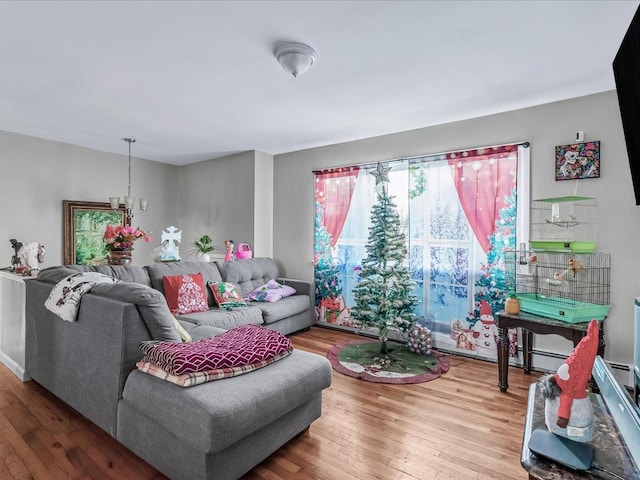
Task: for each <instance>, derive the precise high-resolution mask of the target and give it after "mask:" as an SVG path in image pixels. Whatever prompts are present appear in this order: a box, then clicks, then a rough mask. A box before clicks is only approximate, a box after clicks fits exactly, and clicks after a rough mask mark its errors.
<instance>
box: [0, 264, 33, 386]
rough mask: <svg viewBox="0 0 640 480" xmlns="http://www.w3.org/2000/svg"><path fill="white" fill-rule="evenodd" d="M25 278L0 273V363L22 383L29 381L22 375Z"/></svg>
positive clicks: (3, 272)
mask: <svg viewBox="0 0 640 480" xmlns="http://www.w3.org/2000/svg"><path fill="white" fill-rule="evenodd" d="M26 278H30V277H23V276H20V275H16V274H14V273H10V272H5V271H0V362H2V363H4V364H5V365H6V366H7V368H9V370H11V371H12V372H13V373H14V374H15V375H16V376H17V377H18V378H19V379H20V380H22V381H23V382H26V381H29V380H31V378H29V376H28V375H26V374H25V373H24V350H25V295H26V292H25V290H26V289H25V284H24V281H25V279H26Z"/></svg>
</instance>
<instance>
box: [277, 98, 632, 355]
mask: <svg viewBox="0 0 640 480" xmlns="http://www.w3.org/2000/svg"><path fill="white" fill-rule="evenodd" d="M578 130H583V131H584V132H585V139H586V140H600V141H601V142H602V143H601V153H602V173H601V178H599V179H588V180H583V181H581V182H580V184H579V187H578V193H579V194H582V195H585V196H593V197H597V198H598V200H599V209H598V213H599V217H598V224H599V231H598V250H599V251H602V252H605V253H611V254H612V268H611V275H612V283H611V290H612V295H611V300H612V304H613V307H612V309H611V311H610V316H609V318H608V319H607V320H606V341H607V351H606V357H607V358H608V359H609V360H612V361H615V362H622V363H627V364H629V363H631V362H632V358H633V338H632V335H631V332H632V331H633V301H634V298H635V297H636V296H640V281H639V280H638V276H639V275H638V269H639V267H640V249H638V248H637V247H636V246H635V245H636V244H637V239H638V238H640V207H637V206H636V205H635V201H634V197H633V190H632V185H631V179H630V173H629V165H628V160H627V154H626V150H625V145H624V138H623V133H622V125H621V121H620V114H619V110H618V104H617V97H616V95H615V92H613V91H612V92H606V93H602V94H597V95H591V96H587V97H581V98H577V99H572V100H568V101H563V102H557V103H551V104H547V105H540V106H537V107H533V108H527V109H522V110H516V111H513V112H508V113H502V114H497V115H491V116H487V117H482V118H476V119H472V120H467V121H462V122H455V123H450V124H445V125H438V126H435V127H429V128H423V129H419V130H412V131H408V132H402V133H398V134H393V135H386V136H381V137H376V138H370V139H365V140H360V141H355V142H349V143H343V144H337V145H330V146H327V147H322V148H314V149H310V150H304V151H298V152H293V153H288V154H284V155H277V156H275V160H274V163H275V166H274V205H273V209H274V240H273V243H274V252H273V253H274V257H275V258H276V259H278V260H279V261H280V263H281V265H282V267H283V268H284V270H285V272H286V274H287V275H288V276H290V277H298V278H305V279H309V280H311V279H312V278H313V191H314V189H313V174H312V171H313V170H316V169H322V168H328V167H334V166H342V165H350V164H359V163H369V162H377V161H384V160H389V159H394V158H401V157H406V156H412V155H422V154H429V153H438V152H445V151H450V150H460V149H465V148H472V147H480V146H489V145H496V144H503V143H510V142H518V141H524V140H527V141H529V142H530V143H531V197H532V198H533V199H535V198H545V197H552V196H564V195H571V194H573V191H574V188H575V182H572V181H571V182H570V181H563V182H556V181H555V175H554V147H555V146H556V145H563V144H567V143H571V142H573V141H574V139H575V132H577V131H578ZM554 337H555V336H544V337H543V336H537V338H536V339H535V345H534V346H535V348H538V349H543V350H544V349H548V350H552V351H553V350H561V351H564V352H565V353H567V352H570V351H571V348H572V346H571V344H569V342H565V341H564V340H561V339H559V338H554Z"/></svg>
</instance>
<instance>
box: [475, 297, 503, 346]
mask: <svg viewBox="0 0 640 480" xmlns="http://www.w3.org/2000/svg"><path fill="white" fill-rule="evenodd" d="M471 332H472V334H473V345H474V350H475V351H476V352H478V353H479V354H481V355H485V356H488V357H495V356H496V354H497V352H498V343H497V339H498V326H497V325H496V321H495V319H494V318H493V312H492V311H491V306H490V305H489V304H488V303H487V302H486V301H484V300H480V320H478V321H477V322H476V323H474V325H473V328H472V329H471Z"/></svg>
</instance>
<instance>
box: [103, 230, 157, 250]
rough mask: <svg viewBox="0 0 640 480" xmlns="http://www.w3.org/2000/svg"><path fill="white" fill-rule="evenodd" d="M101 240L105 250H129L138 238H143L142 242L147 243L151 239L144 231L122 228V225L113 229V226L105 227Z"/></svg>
mask: <svg viewBox="0 0 640 480" xmlns="http://www.w3.org/2000/svg"><path fill="white" fill-rule="evenodd" d="M103 238H104V241H105V243H106V247H107V250H115V249H117V248H131V247H133V243H134V242H135V241H136V240H137V239H139V238H144V241H145V242H147V243H148V242H150V241H151V237H150V236H148V235H147V234H146V233H144V231H142V230H138V229H137V228H135V227H131V226H129V227H123V226H122V225H118V226H115V227H114V226H113V225H107V229H106V230H105V231H104V235H103Z"/></svg>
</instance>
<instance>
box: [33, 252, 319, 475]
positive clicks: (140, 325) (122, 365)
mask: <svg viewBox="0 0 640 480" xmlns="http://www.w3.org/2000/svg"><path fill="white" fill-rule="evenodd" d="M91 269H93V270H94V271H95V270H99V271H100V273H104V274H109V273H111V276H115V277H117V278H119V279H120V280H123V281H122V282H118V283H113V284H99V285H95V286H93V288H92V289H91V291H90V292H88V293H85V294H84V295H83V296H82V300H81V302H80V305H79V309H78V316H77V319H76V321H71V322H69V321H64V320H62V319H61V318H59V317H58V316H56V315H54V314H53V313H52V312H50V311H49V310H47V309H46V308H45V306H44V304H45V301H46V300H47V298H48V297H49V295H50V294H51V291H52V289H53V288H54V286H55V285H56V284H57V283H58V282H59V281H61V280H62V279H64V278H66V277H68V276H69V275H71V274H76V273H78V271H86V270H91ZM91 269H88V268H87V267H79V266H73V267H71V268H69V267H62V266H61V267H51V268H48V269H45V270H43V271H42V272H41V273H40V275H39V277H38V278H37V279H34V280H28V281H27V282H26V283H27V301H26V304H27V309H26V372H27V373H28V374H29V375H30V376H31V378H32V379H33V380H34V381H36V382H38V383H39V384H40V385H42V386H43V387H44V388H46V389H47V390H49V391H50V392H52V393H53V394H54V395H56V396H57V397H59V398H60V399H62V400H63V401H65V402H66V403H68V404H69V405H70V406H72V407H73V408H75V409H76V410H77V411H78V412H80V413H81V414H83V415H84V416H86V417H87V418H88V419H89V420H91V421H93V422H94V423H96V424H97V425H98V426H100V427H101V428H102V429H104V430H105V431H106V432H107V433H109V434H110V435H111V436H113V437H114V438H116V439H117V440H118V441H120V442H121V443H122V444H123V445H125V446H126V447H128V448H129V449H130V450H132V451H133V452H134V453H136V454H137V455H139V456H140V457H141V458H143V459H145V460H146V461H147V462H149V463H150V464H151V465H153V466H154V467H156V468H157V469H158V470H160V471H161V472H163V473H164V474H165V475H167V476H168V477H170V478H172V479H174V480H197V479H201V480H218V479H219V480H227V479H236V478H239V477H240V476H241V475H243V474H244V473H246V472H247V471H249V470H250V469H251V468H252V467H253V466H255V465H256V464H258V463H259V462H261V461H262V460H264V459H265V458H266V457H268V456H269V455H270V454H272V453H273V452H274V451H276V450H277V449H278V448H279V447H280V446H282V445H284V444H285V443H286V442H287V441H289V440H290V439H292V438H293V437H295V436H296V435H298V434H300V433H302V432H304V431H305V430H306V429H307V428H308V427H309V425H310V424H311V423H312V422H313V421H314V420H316V419H317V418H319V417H320V415H321V408H322V390H323V389H325V388H328V387H329V386H330V384H331V367H330V365H329V363H328V361H327V360H326V359H325V358H323V357H321V356H319V355H315V354H311V353H308V352H304V351H299V350H295V349H294V350H293V351H292V352H291V354H289V355H288V356H286V357H284V358H281V359H279V360H277V361H275V362H274V363H272V364H270V365H267V366H265V367H263V368H260V369H258V370H255V371H252V372H250V373H246V374H244V375H239V376H234V377H231V378H224V379H221V380H216V381H211V382H208V383H203V384H201V385H197V386H193V387H188V388H184V387H181V386H178V385H176V384H174V383H171V382H168V381H165V380H163V379H161V378H157V377H155V376H152V375H149V374H148V373H144V372H142V371H140V370H138V368H137V367H136V362H139V361H140V360H141V358H142V356H143V354H142V352H141V350H140V348H139V345H140V344H141V343H142V342H146V341H149V340H155V341H160V342H166V341H169V342H179V341H180V337H179V334H178V333H177V331H176V329H175V326H174V323H173V317H172V316H171V314H170V312H169V310H168V307H167V305H166V301H165V299H164V296H163V293H162V291H161V290H160V289H157V288H154V285H155V286H158V285H159V284H158V281H159V280H160V279H161V277H162V276H164V275H175V274H182V273H184V272H190V273H194V271H195V270H199V273H202V274H203V277H205V278H206V279H208V280H211V281H216V280H217V281H221V280H228V279H229V278H234V283H237V284H238V285H239V286H240V288H241V290H242V292H243V294H246V293H248V292H249V291H251V289H253V288H255V287H257V286H259V285H260V282H263V281H265V280H271V279H277V278H278V273H277V267H275V262H273V260H271V259H264V260H263V259H246V260H236V261H234V262H228V265H224V266H222V267H221V265H216V264H202V263H197V262H177V263H174V264H156V265H151V266H149V267H120V266H118V267H107V266H104V267H92V268H91ZM232 275H235V276H232ZM267 277H269V278H267ZM279 280H280V281H281V282H287V284H295V285H296V290H297V292H296V295H294V296H293V297H298V298H297V299H295V300H290V301H288V302H286V303H285V300H288V298H291V297H287V298H283V299H281V300H279V301H277V302H273V304H272V305H266V304H265V305H257V306H256V304H255V303H254V302H251V304H250V305H249V306H248V307H243V308H247V309H251V310H253V311H257V312H259V317H255V319H257V320H255V319H254V320H247V319H246V318H245V319H242V318H240V319H239V318H237V317H234V316H233V315H231V316H227V315H225V314H232V313H233V310H231V311H224V310H223V311H219V310H220V309H218V310H216V308H217V307H215V306H214V305H211V309H210V311H212V316H210V317H207V316H206V315H202V314H206V313H209V312H200V315H199V314H188V315H186V316H184V318H183V317H182V316H181V317H180V318H179V321H180V324H181V325H182V326H183V327H184V328H185V330H187V331H188V333H189V334H190V335H191V337H192V339H193V341H197V340H200V339H204V338H209V337H212V336H215V335H220V334H222V333H224V332H226V331H228V330H229V329H233V328H235V327H236V326H239V325H238V323H242V324H252V323H253V324H258V325H262V326H263V327H264V328H270V329H272V330H276V331H282V333H291V332H293V331H297V330H301V329H305V328H308V326H309V325H310V322H311V321H312V317H311V315H312V306H311V300H310V298H311V297H310V295H309V294H310V293H312V291H313V290H311V287H310V286H309V285H307V286H306V287H305V282H295V281H291V282H290V283H289V281H288V280H286V279H279ZM305 288H307V289H308V290H305ZM305 297H306V298H305ZM280 302H283V303H280ZM302 304H304V305H305V306H308V308H307V309H302V308H301V305H302ZM301 309H302V311H300V310H301ZM239 310H240V309H239ZM310 310H311V311H310ZM189 315H194V316H191V317H190V316H189ZM276 318H277V319H276ZM243 322H244V323H243Z"/></svg>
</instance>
